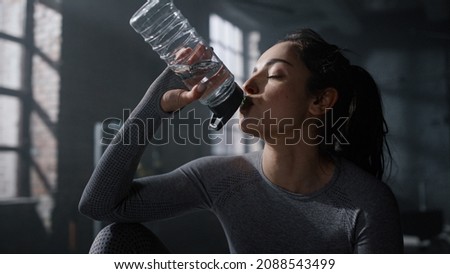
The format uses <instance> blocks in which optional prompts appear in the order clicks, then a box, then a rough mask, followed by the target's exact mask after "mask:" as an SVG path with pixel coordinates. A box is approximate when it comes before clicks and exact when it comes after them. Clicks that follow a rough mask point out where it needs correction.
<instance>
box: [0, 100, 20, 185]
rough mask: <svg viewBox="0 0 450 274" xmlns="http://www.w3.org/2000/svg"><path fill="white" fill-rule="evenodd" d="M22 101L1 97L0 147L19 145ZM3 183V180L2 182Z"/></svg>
mask: <svg viewBox="0 0 450 274" xmlns="http://www.w3.org/2000/svg"><path fill="white" fill-rule="evenodd" d="M19 123H20V101H19V99H17V98H15V97H11V96H0V145H1V146H9V147H16V146H18V145H19ZM0 181H1V180H0Z"/></svg>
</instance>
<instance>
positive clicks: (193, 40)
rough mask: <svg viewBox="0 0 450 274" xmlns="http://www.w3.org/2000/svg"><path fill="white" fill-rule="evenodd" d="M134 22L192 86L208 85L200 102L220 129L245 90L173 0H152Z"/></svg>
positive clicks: (166, 60) (162, 56)
mask: <svg viewBox="0 0 450 274" xmlns="http://www.w3.org/2000/svg"><path fill="white" fill-rule="evenodd" d="M130 24H131V26H132V27H133V28H134V30H135V31H136V32H138V33H139V34H141V35H142V37H144V39H145V41H146V42H147V43H148V44H150V45H151V46H152V48H153V50H154V51H156V52H157V53H158V54H159V56H160V57H161V59H163V60H164V61H165V62H166V63H167V65H168V66H169V67H170V68H171V69H172V70H173V71H174V72H175V73H176V74H177V75H178V76H180V77H181V79H183V82H184V83H185V84H186V86H187V87H188V88H192V87H193V86H194V85H196V84H198V83H200V82H202V83H205V84H206V87H207V88H206V91H205V93H204V95H203V96H202V97H201V98H200V100H199V101H200V102H201V103H202V104H204V105H207V106H208V107H209V108H210V109H211V111H212V112H213V115H212V118H211V121H210V124H209V127H210V128H212V129H215V130H220V129H221V128H222V127H223V125H225V123H226V122H227V121H228V120H229V119H230V118H231V117H232V116H233V114H234V113H235V112H236V110H237V109H238V108H239V106H240V104H241V102H242V100H243V97H244V96H243V92H242V90H241V88H240V87H239V86H238V85H237V84H236V83H235V81H234V76H233V74H232V73H231V72H230V71H229V70H228V68H227V67H226V66H225V65H224V64H223V62H222V61H221V60H220V59H219V58H218V57H217V56H216V54H215V53H214V52H213V50H212V48H210V47H209V46H208V44H207V43H205V41H204V40H203V39H202V37H200V36H199V35H198V34H197V32H196V31H195V29H194V28H193V27H192V26H191V25H190V24H189V22H188V20H187V19H186V18H185V17H184V16H183V15H182V14H181V12H180V11H179V10H178V9H177V8H176V7H175V6H174V4H173V2H172V0H148V1H147V3H145V5H143V6H142V7H141V8H140V9H139V10H138V11H137V12H136V13H135V14H134V15H133V16H132V18H131V20H130ZM211 79H212V80H211ZM210 80H211V81H210Z"/></svg>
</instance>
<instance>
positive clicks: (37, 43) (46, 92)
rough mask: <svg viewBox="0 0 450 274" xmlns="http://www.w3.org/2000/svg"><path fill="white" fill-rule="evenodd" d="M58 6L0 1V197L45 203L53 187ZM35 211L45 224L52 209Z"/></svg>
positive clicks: (52, 1)
mask: <svg viewBox="0 0 450 274" xmlns="http://www.w3.org/2000/svg"><path fill="white" fill-rule="evenodd" d="M59 5H60V0H39V1H38V0H1V2H0V60H2V61H1V62H0V182H2V183H1V184H0V199H11V198H16V197H34V198H36V199H38V200H39V201H41V202H42V201H49V200H51V195H52V193H53V191H54V190H55V188H56V175H57V174H56V171H57V170H56V168H57V139H56V136H55V128H56V125H57V122H58V121H57V117H58V110H59V103H58V102H59V88H60V84H59V81H60V76H59V61H60V60H59V59H60V49H61V30H62V18H61V13H60V12H59ZM49 197H50V199H49ZM46 204H47V205H48V204H51V202H50V203H49V202H47V203H46ZM38 208H39V210H40V212H39V213H40V215H41V217H43V221H44V224H45V225H47V226H49V222H50V221H49V220H50V214H49V213H50V210H51V208H50V207H48V206H47V207H46V206H45V205H44V206H43V205H42V203H41V204H40V206H39V207H38Z"/></svg>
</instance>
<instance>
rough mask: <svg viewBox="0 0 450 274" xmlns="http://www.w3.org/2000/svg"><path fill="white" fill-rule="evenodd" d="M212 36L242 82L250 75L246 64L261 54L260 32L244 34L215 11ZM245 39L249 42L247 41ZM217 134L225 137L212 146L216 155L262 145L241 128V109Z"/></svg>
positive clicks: (252, 148) (228, 65) (239, 151)
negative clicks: (245, 133) (239, 114)
mask: <svg viewBox="0 0 450 274" xmlns="http://www.w3.org/2000/svg"><path fill="white" fill-rule="evenodd" d="M209 37H210V40H211V41H210V45H211V47H213V48H214V52H215V53H216V54H217V56H218V57H219V58H220V59H221V60H222V61H223V63H224V64H225V65H226V66H227V67H228V69H229V70H230V71H231V72H232V73H233V74H234V77H235V81H236V83H237V84H238V85H240V86H242V84H243V83H244V81H245V79H246V77H247V76H248V75H249V72H246V65H247V66H251V67H252V68H253V66H254V64H255V62H256V59H257V58H258V57H259V54H260V53H259V50H258V43H259V33H258V32H250V33H248V34H244V32H243V31H242V30H241V29H240V28H238V27H237V26H235V25H233V24H232V23H230V22H228V21H227V20H224V19H223V18H221V17H220V16H218V15H216V14H211V16H210V19H209ZM244 40H245V41H247V43H244ZM245 45H247V47H245ZM246 56H247V58H246ZM247 71H249V69H247ZM218 137H220V138H221V140H222V141H221V142H220V143H219V144H216V145H214V146H212V153H213V154H215V155H232V154H242V153H245V152H249V151H251V150H255V149H259V148H260V147H261V142H260V141H257V140H255V139H254V138H250V137H249V136H244V134H243V133H242V131H241V130H240V129H239V118H238V113H236V114H235V115H234V116H233V118H231V119H230V121H229V122H228V123H227V124H226V125H225V126H224V128H223V129H222V134H221V135H219V136H218Z"/></svg>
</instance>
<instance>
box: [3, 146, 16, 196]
mask: <svg viewBox="0 0 450 274" xmlns="http://www.w3.org/2000/svg"><path fill="white" fill-rule="evenodd" d="M17 160H18V155H17V153H16V152H10V151H8V152H1V151H0V182H1V184H0V199H1V198H12V197H15V196H17V167H18V164H17V163H18V162H17Z"/></svg>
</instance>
